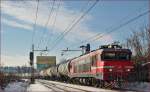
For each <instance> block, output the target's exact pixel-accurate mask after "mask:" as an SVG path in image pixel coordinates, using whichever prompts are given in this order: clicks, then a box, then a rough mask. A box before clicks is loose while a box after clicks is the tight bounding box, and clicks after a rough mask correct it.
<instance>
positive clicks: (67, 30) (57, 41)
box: [50, 0, 99, 51]
mask: <svg viewBox="0 0 150 92" xmlns="http://www.w3.org/2000/svg"><path fill="white" fill-rule="evenodd" d="M98 1H99V0H96V1H95V2H94V3H93V5H92V6H91V7H90V8H88V9H87V10H86V11H85V12H84V13H83V15H81V16H80V17H79V18H78V19H77V21H75V22H74V23H73V24H72V25H71V27H70V28H68V27H67V29H65V31H64V32H63V33H62V34H61V35H60V37H59V38H58V39H56V43H55V44H54V45H53V46H52V48H51V49H50V51H51V50H54V47H56V46H57V45H58V44H59V42H60V41H61V40H62V39H63V38H64V37H65V36H66V35H67V34H68V33H69V32H70V31H71V30H72V29H73V28H74V27H75V26H76V25H77V24H78V23H79V22H80V20H81V19H82V18H83V17H84V16H85V15H86V14H87V13H88V12H89V11H90V10H92V8H94V6H95V5H96V4H97V3H98Z"/></svg>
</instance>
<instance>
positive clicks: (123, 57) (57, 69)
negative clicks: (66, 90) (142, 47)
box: [47, 45, 134, 87]
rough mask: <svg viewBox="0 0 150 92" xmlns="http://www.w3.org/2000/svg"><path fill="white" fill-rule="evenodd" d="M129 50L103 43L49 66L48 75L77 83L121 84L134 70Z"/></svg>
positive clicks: (102, 85)
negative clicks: (93, 48)
mask: <svg viewBox="0 0 150 92" xmlns="http://www.w3.org/2000/svg"><path fill="white" fill-rule="evenodd" d="M131 55H132V53H131V51H130V50H129V49H122V48H121V46H119V45H104V46H101V47H100V48H99V49H97V50H94V51H90V52H88V53H86V54H84V55H81V56H79V57H76V58H73V59H70V60H67V61H66V62H65V63H62V64H59V65H57V66H53V67H50V68H51V69H52V71H48V72H50V73H51V75H50V74H49V73H47V74H48V75H50V76H55V77H56V76H57V78H59V79H60V80H63V81H69V82H72V83H77V84H84V85H93V86H101V87H104V86H105V85H106V84H110V83H111V84H115V85H118V86H121V85H122V84H121V83H122V81H130V80H131V77H130V75H131V74H132V73H133V71H134V67H133V62H132V61H131Z"/></svg>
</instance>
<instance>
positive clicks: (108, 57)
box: [101, 52, 131, 60]
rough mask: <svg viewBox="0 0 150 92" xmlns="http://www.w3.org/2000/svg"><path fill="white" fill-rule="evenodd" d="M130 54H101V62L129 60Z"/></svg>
mask: <svg viewBox="0 0 150 92" xmlns="http://www.w3.org/2000/svg"><path fill="white" fill-rule="evenodd" d="M130 58H131V54H130V53H127V52H104V53H102V54H101V59H102V60H130Z"/></svg>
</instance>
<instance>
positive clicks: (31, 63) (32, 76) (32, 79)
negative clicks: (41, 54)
mask: <svg viewBox="0 0 150 92" xmlns="http://www.w3.org/2000/svg"><path fill="white" fill-rule="evenodd" d="M35 51H48V49H47V47H46V49H41V50H40V49H35V48H34V44H32V51H31V52H30V65H31V67H32V72H31V73H32V74H31V83H32V84H34V83H35V75H34V74H35V71H34V52H35Z"/></svg>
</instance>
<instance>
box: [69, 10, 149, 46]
mask: <svg viewBox="0 0 150 92" xmlns="http://www.w3.org/2000/svg"><path fill="white" fill-rule="evenodd" d="M149 12H150V10H148V11H146V12H143V13H141V14H139V15H138V16H136V17H134V18H132V19H130V20H128V21H126V22H124V23H122V24H120V25H119V26H117V27H115V28H113V29H111V30H110V31H108V32H106V33H103V34H101V33H98V34H96V35H94V36H92V37H90V38H88V39H87V40H84V41H82V42H80V43H78V44H83V43H86V42H94V41H96V40H98V39H100V38H102V37H104V36H105V35H107V34H110V33H112V32H115V31H118V29H120V28H122V27H124V26H126V25H128V24H129V23H131V22H133V21H135V20H137V19H138V18H140V17H142V16H144V15H146V14H148V13H149ZM69 47H72V46H69Z"/></svg>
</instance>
